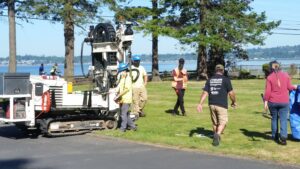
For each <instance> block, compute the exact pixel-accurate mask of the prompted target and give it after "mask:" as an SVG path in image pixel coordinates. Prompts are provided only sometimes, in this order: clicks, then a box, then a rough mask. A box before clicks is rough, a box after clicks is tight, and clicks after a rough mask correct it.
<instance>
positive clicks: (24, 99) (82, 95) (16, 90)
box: [0, 23, 133, 136]
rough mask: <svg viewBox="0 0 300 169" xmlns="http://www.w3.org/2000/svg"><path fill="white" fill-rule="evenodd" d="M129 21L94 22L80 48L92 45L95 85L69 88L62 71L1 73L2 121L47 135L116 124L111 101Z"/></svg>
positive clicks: (128, 39) (126, 50) (129, 33)
mask: <svg viewBox="0 0 300 169" xmlns="http://www.w3.org/2000/svg"><path fill="white" fill-rule="evenodd" d="M131 26H132V24H131V23H125V24H122V23H119V24H118V25H117V27H116V29H115V28H114V27H113V26H112V25H111V24H109V23H100V24H98V25H96V26H95V27H94V26H91V27H90V32H89V33H88V37H86V38H85V39H84V42H83V43H82V49H81V52H82V51H83V46H84V44H89V45H91V49H92V50H91V51H92V52H91V57H92V58H91V60H92V66H91V68H92V69H91V70H90V72H89V76H91V77H92V79H93V82H94V83H95V86H96V87H95V88H94V89H93V90H89V91H75V92H73V91H70V88H71V87H70V83H68V82H67V81H65V80H64V79H63V78H60V77H59V76H47V75H42V76H35V75H30V74H29V73H0V105H1V106H0V122H4V123H14V124H15V125H16V126H17V127H19V128H21V129H22V130H24V131H27V132H30V131H40V132H41V133H42V134H43V135H47V136H65V135H74V134H82V133H86V132H89V131H91V130H96V129H115V128H116V127H117V124H118V119H119V105H118V104H117V103H115V102H114V100H113V99H114V97H115V92H114V89H115V87H116V86H117V75H118V73H117V67H118V64H119V63H121V62H124V61H125V60H126V57H125V56H126V53H129V54H130V46H131V43H132V40H133V31H132V30H131ZM81 57H82V56H81ZM81 60H82V59H81Z"/></svg>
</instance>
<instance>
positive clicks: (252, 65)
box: [0, 59, 300, 75]
mask: <svg viewBox="0 0 300 169" xmlns="http://www.w3.org/2000/svg"><path fill="white" fill-rule="evenodd" d="M277 61H278V62H279V63H280V64H281V65H283V66H285V67H288V66H289V65H291V64H296V65H298V68H299V67H300V59H299V60H297V59H293V60H285V59H278V60H277ZM268 62H270V60H249V61H237V62H236V66H238V68H240V69H261V66H262V65H263V64H265V63H268ZM196 64H197V62H196V60H187V61H186V62H185V65H184V66H185V68H186V69H187V70H196V66H197V65H196ZM141 65H142V66H144V67H145V69H146V71H147V72H151V68H152V65H151V62H147V63H141ZM177 65H178V62H177V61H160V62H159V71H161V72H163V71H172V70H173V69H174V68H175V67H176V66H177ZM39 66H40V65H17V72H29V73H30V74H33V75H38V73H39ZM89 66H90V64H84V72H85V74H87V72H88V67H89ZM58 67H59V70H60V71H61V74H63V73H64V65H63V64H59V65H58ZM51 68H52V65H45V66H44V70H45V72H46V73H47V74H49V73H50V70H51ZM7 71H8V66H7V65H0V73H4V72H7ZM74 75H82V71H81V65H80V64H75V65H74Z"/></svg>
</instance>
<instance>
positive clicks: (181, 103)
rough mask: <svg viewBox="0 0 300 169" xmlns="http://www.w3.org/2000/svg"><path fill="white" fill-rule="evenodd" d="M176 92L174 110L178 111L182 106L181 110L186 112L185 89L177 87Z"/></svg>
mask: <svg viewBox="0 0 300 169" xmlns="http://www.w3.org/2000/svg"><path fill="white" fill-rule="evenodd" d="M175 92H176V94H177V102H176V104H175V106H174V111H175V112H177V111H178V108H179V107H180V110H181V112H182V113H185V109H184V100H183V97H184V92H185V89H175Z"/></svg>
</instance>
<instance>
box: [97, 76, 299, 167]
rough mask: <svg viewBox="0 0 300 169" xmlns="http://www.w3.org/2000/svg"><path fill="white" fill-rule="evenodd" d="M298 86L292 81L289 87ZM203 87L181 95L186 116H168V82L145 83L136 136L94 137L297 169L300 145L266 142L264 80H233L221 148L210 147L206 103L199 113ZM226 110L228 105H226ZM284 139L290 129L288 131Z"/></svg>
mask: <svg viewBox="0 0 300 169" xmlns="http://www.w3.org/2000/svg"><path fill="white" fill-rule="evenodd" d="M297 82H298V83H299V81H297V80H294V81H293V84H297ZM204 83H205V81H190V82H189V84H188V89H187V90H186V93H185V97H184V98H185V108H186V112H187V116H186V117H184V116H181V115H180V116H175V117H174V116H172V115H171V114H170V110H172V109H173V107H174V104H175V102H176V99H177V97H176V95H175V92H174V90H173V89H172V88H171V82H170V81H169V82H166V81H164V82H149V83H148V85H147V90H148V102H147V105H146V108H145V112H146V114H147V116H146V117H144V118H140V119H139V120H138V121H136V124H138V131H136V132H132V131H128V132H126V133H120V132H119V131H118V130H113V131H108V130H106V131H97V134H99V135H108V136H114V137H121V138H126V139H129V140H135V141H142V142H147V143H155V144H160V145H168V146H174V147H178V148H190V149H194V150H199V151H202V152H212V153H217V154H225V155H227V154H230V155H237V156H241V157H250V158H257V159H262V160H271V161H276V162H279V163H289V164H300V158H299V157H298V156H299V154H300V142H296V141H292V140H290V139H289V140H288V145H287V146H281V145H278V144H277V143H275V142H274V141H272V140H271V128H270V126H271V124H270V123H271V122H270V119H268V118H266V117H263V116H262V113H263V111H264V110H263V102H262V98H261V96H260V94H261V93H263V92H264V86H265V80H263V79H262V80H257V79H255V80H232V84H233V87H234V90H235V92H236V96H237V104H238V107H237V108H236V109H232V108H229V123H228V125H227V127H226V129H225V132H224V134H223V135H222V139H221V144H220V146H218V147H214V146H212V144H211V143H212V138H211V137H210V136H211V135H212V131H211V128H212V127H211V120H210V112H209V109H208V106H207V102H206V103H205V104H204V111H203V112H202V113H198V112H197V110H196V106H197V104H198V103H199V100H200V95H201V93H202V88H203V87H204ZM229 104H230V102H229ZM288 129H289V130H288V131H289V134H290V133H291V132H290V127H289V126H288Z"/></svg>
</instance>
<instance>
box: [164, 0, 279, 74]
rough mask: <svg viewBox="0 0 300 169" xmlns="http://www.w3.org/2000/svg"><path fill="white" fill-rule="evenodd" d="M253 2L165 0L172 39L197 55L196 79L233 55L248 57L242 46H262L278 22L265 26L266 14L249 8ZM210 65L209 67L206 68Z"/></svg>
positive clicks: (241, 0)
mask: <svg viewBox="0 0 300 169" xmlns="http://www.w3.org/2000/svg"><path fill="white" fill-rule="evenodd" d="M251 2H252V0H247V1H245V0H189V1H182V0H165V5H166V8H167V9H168V11H169V15H168V16H167V17H166V19H167V22H168V23H169V26H170V27H172V28H173V31H172V32H171V33H170V35H171V36H173V37H176V38H178V39H179V40H180V42H181V43H185V44H190V45H192V46H194V47H195V48H196V49H197V51H198V61H197V63H198V64H197V72H198V77H200V76H201V75H204V76H205V75H206V74H207V72H205V71H206V70H207V68H209V70H210V71H209V72H211V71H213V68H214V66H215V64H224V56H225V54H226V53H228V52H232V51H233V52H235V53H236V54H237V56H238V57H242V58H244V57H247V54H246V52H245V50H243V46H244V45H246V44H249V43H250V44H254V45H260V44H263V41H264V40H265V36H264V35H266V34H271V30H272V29H274V28H275V27H277V26H278V25H279V24H280V22H266V15H265V13H264V12H263V13H260V14H258V13H256V12H254V11H253V9H252V8H251V7H250V3H251ZM207 61H209V62H208V63H209V65H208V67H205V66H206V63H207Z"/></svg>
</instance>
